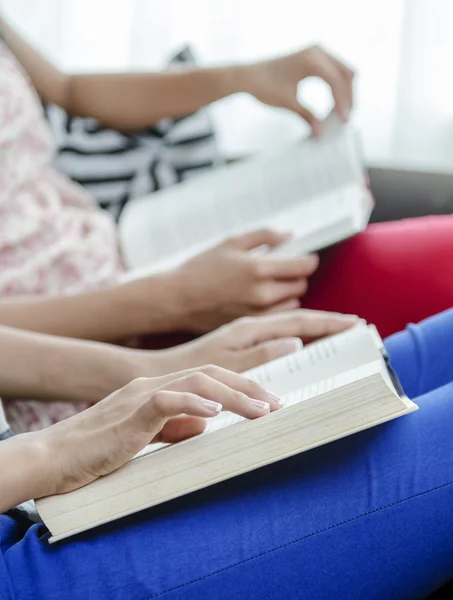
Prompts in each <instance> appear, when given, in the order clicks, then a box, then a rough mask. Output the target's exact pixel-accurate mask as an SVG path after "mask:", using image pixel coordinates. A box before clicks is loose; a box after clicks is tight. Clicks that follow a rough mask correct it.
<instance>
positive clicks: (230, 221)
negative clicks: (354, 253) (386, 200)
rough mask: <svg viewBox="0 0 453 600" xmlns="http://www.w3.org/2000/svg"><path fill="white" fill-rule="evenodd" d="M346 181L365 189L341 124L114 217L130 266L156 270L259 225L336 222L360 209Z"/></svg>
mask: <svg viewBox="0 0 453 600" xmlns="http://www.w3.org/2000/svg"><path fill="white" fill-rule="evenodd" d="M351 186H355V187H356V188H357V186H359V187H360V189H361V190H362V192H363V190H364V184H363V168H362V165H361V161H360V156H359V153H358V150H357V140H356V134H355V132H353V131H352V130H351V129H349V128H348V127H345V128H344V129H342V130H341V131H340V133H338V134H337V135H336V136H330V137H327V138H326V139H325V140H313V139H309V140H305V141H304V142H300V143H298V144H297V145H295V146H293V147H291V148H288V149H287V150H286V151H284V152H281V153H280V154H278V155H276V156H273V157H267V158H258V159H249V160H245V161H243V162H242V163H238V164H236V165H230V166H227V167H223V168H220V169H218V170H217V171H216V172H213V173H211V174H209V175H205V176H202V177H200V178H197V179H193V180H189V181H186V182H184V183H182V184H178V185H175V186H173V187H172V188H170V189H167V190H163V191H161V192H157V193H154V194H152V195H151V196H148V197H145V198H142V199H137V200H133V201H132V202H130V203H128V204H127V206H126V207H125V210H124V212H123V215H122V217H121V220H120V224H119V233H120V239H121V243H122V248H123V252H124V256H125V259H126V262H127V264H128V266H129V267H131V268H133V269H136V268H139V267H146V266H150V265H151V266H153V265H156V268H157V269H158V270H161V269H160V268H158V265H159V262H162V264H164V261H169V260H170V261H172V264H177V263H178V262H181V261H182V260H185V259H187V258H188V257H190V256H193V255H194V254H197V253H199V252H201V251H203V250H204V249H206V248H207V247H210V246H212V245H214V244H216V243H218V242H220V241H221V240H222V239H224V238H225V237H228V236H230V235H233V234H237V233H241V232H244V231H247V230H250V229H255V228H257V227H262V226H272V227H274V228H276V227H277V228H278V227H281V228H282V229H285V230H286V229H288V225H289V224H290V225H294V224H295V223H296V224H297V228H298V230H297V231H296V233H297V234H298V235H299V234H300V235H302V234H303V233H304V231H311V230H312V229H313V228H316V226H317V225H318V226H319V223H320V222H321V223H323V222H324V220H325V218H326V217H328V218H329V219H331V221H332V222H335V221H336V220H337V219H338V218H339V216H338V215H341V214H343V215H344V213H345V211H346V212H347V213H348V214H351V212H353V213H355V212H357V205H356V204H354V206H352V205H348V204H347V203H346V204H345V203H344V199H345V198H347V197H348V189H349V188H350V187H351ZM361 200H362V203H363V202H364V200H363V197H362V199H361ZM309 201H312V202H311V204H310V206H308V207H307V206H305V205H306V204H307V203H308V202H309ZM321 204H322V205H323V206H322V208H320V205H321ZM296 206H299V207H300V206H304V207H305V210H302V208H301V209H300V213H299V214H298V218H296V217H295V216H294V215H293V216H291V214H290V213H288V212H287V211H289V210H290V209H294V207H296ZM285 213H286V218H285ZM301 227H302V230H301V229H300V228H301ZM297 228H296V229H297ZM165 264H167V266H168V264H169V263H165Z"/></svg>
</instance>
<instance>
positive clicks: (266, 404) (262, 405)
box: [250, 399, 271, 412]
mask: <svg viewBox="0 0 453 600" xmlns="http://www.w3.org/2000/svg"><path fill="white" fill-rule="evenodd" d="M250 404H252V405H253V406H256V408H259V409H260V410H262V411H266V412H267V411H269V410H270V409H271V405H270V404H269V402H263V401H262V400H254V399H252V400H250Z"/></svg>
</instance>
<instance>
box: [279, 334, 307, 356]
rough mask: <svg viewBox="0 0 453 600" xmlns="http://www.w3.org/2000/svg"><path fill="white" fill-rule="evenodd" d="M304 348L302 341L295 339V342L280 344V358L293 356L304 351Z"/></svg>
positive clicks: (287, 341)
mask: <svg viewBox="0 0 453 600" xmlns="http://www.w3.org/2000/svg"><path fill="white" fill-rule="evenodd" d="M303 347H304V345H303V343H302V340H299V339H298V338H294V339H293V340H285V341H282V342H280V344H279V346H278V351H279V354H280V356H286V355H287V354H292V353H293V352H298V351H299V350H302V348H303Z"/></svg>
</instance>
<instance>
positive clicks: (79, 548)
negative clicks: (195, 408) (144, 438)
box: [1, 312, 453, 600]
mask: <svg viewBox="0 0 453 600" xmlns="http://www.w3.org/2000/svg"><path fill="white" fill-rule="evenodd" d="M438 319H440V321H436V320H429V321H427V322H425V323H423V324H422V325H421V326H419V329H418V330H416V331H417V335H416V336H415V337H414V331H413V332H412V333H411V332H407V333H405V334H402V336H403V337H400V338H398V339H396V338H395V339H396V342H397V343H395V340H393V341H392V340H389V346H390V347H389V351H390V355H391V358H392V360H393V361H394V362H396V363H398V361H399V362H400V363H401V364H400V370H402V369H403V366H404V358H405V356H406V354H407V355H408V356H411V353H412V355H415V351H414V348H416V347H417V343H419V342H417V338H418V340H419V341H420V340H421V342H422V343H425V345H426V348H427V351H428V350H430V352H431V354H430V355H426V360H425V362H424V363H423V365H424V368H426V370H427V372H428V370H429V365H430V360H431V359H434V358H435V357H436V353H435V351H434V346H435V344H434V341H435V339H437V338H436V337H435V336H434V329H437V328H439V327H440V328H441V330H447V329H452V330H453V326H451V327H450V326H449V323H450V322H451V321H452V319H453V313H452V312H448V313H445V314H444V315H442V316H440V317H438ZM431 338H432V339H431ZM414 340H415V341H414ZM430 340H431V341H430ZM444 341H446V340H444ZM392 344H393V347H392ZM437 346H438V347H439V344H438V345H437ZM428 359H429V360H428ZM420 364H422V363H420ZM442 364H443V367H442V368H443V371H444V372H442V374H441V375H442V377H443V378H444V379H445V380H447V379H448V377H450V379H453V377H451V376H450V373H449V371H450V368H449V364H448V361H445V362H444V363H442ZM450 364H451V363H450ZM409 367H410V365H409V364H408V365H407V369H409ZM403 375H404V376H405V377H406V378H407V382H406V383H408V384H410V385H413V386H414V389H415V384H414V383H413V382H411V381H410V378H409V375H408V374H407V373H406V374H404V373H403ZM442 377H440V374H438V376H437V378H436V382H440V381H441V379H442ZM452 399H453V384H452V383H445V385H443V387H440V388H438V389H436V390H434V391H429V392H428V393H427V394H425V395H424V396H421V397H419V398H417V402H418V403H419V405H420V410H419V411H418V412H416V413H413V414H411V415H408V416H406V417H404V418H402V419H399V420H396V421H393V422H391V423H387V424H385V425H382V426H380V427H377V428H374V429H371V430H368V431H365V432H362V433H360V434H357V435H354V436H351V437H349V438H346V439H344V440H340V441H338V442H335V443H333V444H330V445H328V446H325V447H322V448H318V449H316V450H313V451H311V452H307V453H305V454H302V455H299V456H296V457H293V458H291V459H288V460H285V461H283V462H281V463H278V464H276V465H271V466H269V467H266V468H263V469H259V470H257V471H255V472H253V473H249V474H247V475H244V476H242V477H239V478H236V479H233V480H230V481H227V482H224V483H222V484H219V485H216V486H213V487H211V488H208V489H206V490H203V491H202V492H198V493H195V494H191V495H190V496H187V497H185V498H181V499H178V500H175V501H173V502H170V503H167V504H165V505H162V506H160V507H156V508H154V509H151V510H149V511H145V512H143V513H140V514H138V515H134V516H133V517H130V518H127V519H123V520H121V521H118V522H116V523H113V524H110V525H108V526H104V527H102V528H100V529H98V530H97V531H92V532H89V533H87V534H84V535H81V536H78V537H77V538H74V539H73V540H69V541H67V542H64V543H60V544H57V545H55V546H49V545H48V544H47V538H48V534H47V533H46V531H45V529H44V527H42V526H33V527H32V528H30V529H29V530H28V531H27V533H26V534H25V535H24V536H23V537H21V539H20V540H19V541H16V540H14V539H13V537H11V538H10V540H9V541H8V540H6V538H5V537H4V536H3V537H2V540H3V546H4V547H5V546H8V549H7V550H5V552H4V560H5V563H6V566H7V569H8V572H9V575H10V579H11V581H12V582H13V586H14V591H15V594H16V597H17V598H19V599H20V600H22V599H25V598H27V597H30V596H31V595H33V594H34V597H43V598H46V599H49V600H53V599H54V598H55V599H56V598H61V597H62V596H64V597H67V598H69V599H72V600H78V599H79V598H83V599H84V600H89V599H90V598H96V599H97V600H99V599H102V598H109V599H116V598H118V599H120V598H134V600H135V599H137V600H142V599H143V600H145V599H150V598H171V599H179V598H181V599H191V598H208V597H212V598H216V599H219V600H221V599H223V598H225V599H227V598H228V599H229V600H230V599H234V598H238V599H239V598H245V597H246V598H248V600H255V599H256V600H258V599H263V598H279V597H282V596H283V595H287V596H288V597H290V598H310V599H313V598H331V597H333V596H334V595H335V596H337V597H339V598H348V600H353V599H355V598H357V599H359V598H363V597H366V598H367V599H369V600H374V599H376V600H378V599H379V600H380V599H382V598H414V597H424V596H426V595H427V594H428V593H429V592H431V591H433V590H434V589H435V588H436V587H438V586H440V585H442V584H443V583H445V582H446V581H447V580H448V579H449V578H450V577H451V573H452V569H453V536H452V535H451V531H452V529H453V513H452V511H451V505H452V502H453V436H452V430H453V402H452ZM1 523H2V526H3V527H4V528H5V527H6V528H8V527H9V528H10V530H14V527H15V524H14V523H13V522H12V521H8V518H7V517H2V518H1ZM5 540H6V541H5ZM63 592H64V593H63Z"/></svg>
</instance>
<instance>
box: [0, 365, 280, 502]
mask: <svg viewBox="0 0 453 600" xmlns="http://www.w3.org/2000/svg"><path fill="white" fill-rule="evenodd" d="M238 392H239V393H238ZM223 406H224V407H225V409H226V410H230V411H232V412H234V413H236V414H238V415H241V416H243V417H246V418H249V419H256V418H259V417H261V416H264V415H266V414H268V413H269V411H270V410H272V411H273V410H277V409H278V408H280V407H281V404H280V402H279V401H278V399H277V398H276V397H275V396H273V395H269V394H268V393H267V392H266V391H265V390H264V389H263V388H262V387H261V386H259V385H258V384H256V383H253V382H252V381H250V380H249V379H246V378H244V377H242V376H240V375H235V374H234V373H231V372H229V371H226V370H224V369H220V368H219V367H212V366H211V367H205V368H202V369H200V371H199V372H196V371H193V372H189V371H183V372H180V373H176V374H173V376H172V377H169V378H168V379H167V381H166V383H165V384H164V385H160V386H159V387H156V380H154V379H141V380H136V381H133V382H132V383H130V384H129V385H127V386H126V387H125V388H123V389H120V390H119V391H117V392H115V393H113V394H112V395H111V396H110V397H108V398H106V399H105V400H103V401H102V402H99V403H98V404H96V406H94V407H92V408H91V409H89V410H85V411H83V412H81V413H79V414H78V415H76V416H75V417H71V418H70V419H66V420H65V421H62V422H60V423H58V424H57V425H53V426H52V427H49V428H48V429H44V430H42V431H38V432H34V433H29V434H25V435H20V436H17V437H16V438H11V439H9V440H6V441H2V442H0V513H2V512H5V511H7V510H9V509H11V508H13V507H14V506H16V505H17V504H20V503H21V502H24V501H25V500H29V499H30V498H39V497H42V496H46V495H51V494H61V493H64V492H68V491H71V490H73V489H77V488H79V487H82V486H84V485H86V484H88V483H90V482H91V481H93V480H94V479H97V478H98V477H101V476H102V475H107V474H108V473H111V472H112V471H114V470H115V469H117V468H119V467H120V466H121V465H123V464H124V463H125V462H126V461H128V460H129V459H130V458H132V457H133V456H134V455H135V454H136V453H137V452H138V451H139V450H141V449H142V448H144V447H145V446H146V445H147V444H148V443H150V442H151V441H162V442H176V441H180V440H182V439H186V438H188V437H191V436H193V435H197V434H199V433H202V431H203V430H204V427H205V418H208V417H213V416H216V415H217V414H218V412H219V410H220V409H222V407H223ZM175 417H176V418H175ZM125 440H127V442H128V443H125Z"/></svg>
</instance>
